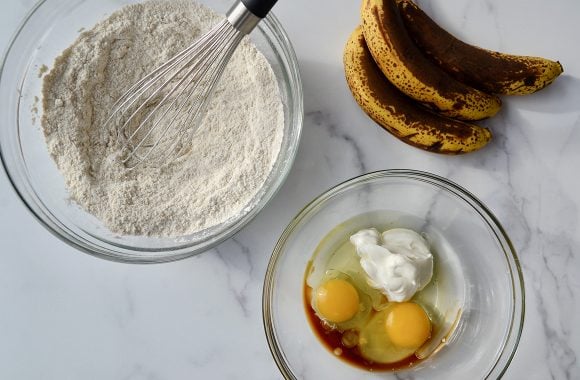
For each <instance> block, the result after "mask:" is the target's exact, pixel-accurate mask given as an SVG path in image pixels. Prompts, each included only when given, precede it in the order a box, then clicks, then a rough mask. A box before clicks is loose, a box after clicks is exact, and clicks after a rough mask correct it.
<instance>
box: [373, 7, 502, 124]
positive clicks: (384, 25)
mask: <svg viewBox="0 0 580 380" xmlns="http://www.w3.org/2000/svg"><path fill="white" fill-rule="evenodd" d="M361 18H362V25H363V33H364V36H365V40H366V43H367V45H368V48H369V50H370V51H371V53H372V55H373V57H374V60H375V62H376V63H377V64H378V66H379V67H380V68H381V71H382V72H383V74H384V75H385V76H386V77H387V79H388V80H389V81H390V82H391V83H393V84H394V85H395V86H396V87H397V88H398V89H399V90H401V91H402V92H403V93H405V94H406V95H408V96H410V97H411V98H413V99H415V100H417V101H419V102H422V103H424V104H426V105H427V106H429V107H431V108H434V109H436V110H438V111H439V112H440V113H442V114H443V115H445V116H449V117H455V118H459V119H463V120H480V119H485V118H488V117H491V116H493V115H495V114H496V113H497V112H498V111H499V109H500V107H501V101H500V99H499V98H498V97H496V96H493V95H489V94H486V93H484V92H482V91H479V90H477V89H475V88H472V87H470V86H468V85H466V84H463V83H461V82H459V81H457V80H456V79H454V78H452V77H451V76H450V75H449V74H447V73H446V72H444V71H443V70H441V69H440V68H439V67H437V66H436V65H435V64H433V62H431V61H430V60H429V59H428V58H427V57H426V56H424V55H423V53H421V51H419V49H418V47H417V46H416V45H415V43H414V42H413V40H412V39H411V37H410V36H409V34H408V33H407V30H406V29H405V25H404V24H403V20H402V18H401V15H400V14H399V10H398V8H397V4H396V3H395V0H363V2H362V6H361Z"/></svg>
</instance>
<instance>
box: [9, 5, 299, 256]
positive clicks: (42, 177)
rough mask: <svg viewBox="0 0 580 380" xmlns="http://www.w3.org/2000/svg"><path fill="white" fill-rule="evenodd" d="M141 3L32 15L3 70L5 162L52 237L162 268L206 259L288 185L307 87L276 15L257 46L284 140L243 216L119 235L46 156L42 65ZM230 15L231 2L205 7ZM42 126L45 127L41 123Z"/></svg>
mask: <svg viewBox="0 0 580 380" xmlns="http://www.w3.org/2000/svg"><path fill="white" fill-rule="evenodd" d="M136 2H138V1H136V0H44V1H40V2H39V3H38V4H37V5H36V6H35V7H34V9H33V10H32V11H31V12H30V13H29V14H28V16H27V17H26V19H25V20H24V22H23V23H22V25H21V26H20V28H19V29H18V31H17V33H16V34H15V36H14V38H13V39H12V41H11V42H10V44H9V48H8V50H7V52H6V55H5V57H4V60H3V64H2V66H1V68H0V97H1V98H2V99H3V101H2V105H1V110H0V125H1V126H2V128H0V157H1V160H2V163H3V165H4V168H5V169H6V172H7V174H8V177H9V178H10V181H11V182H12V185H13V186H14V189H15V190H16V192H17V193H18V195H19V196H20V198H21V199H22V201H23V202H24V203H25V204H26V206H27V207H28V209H29V210H30V211H32V213H33V214H34V216H36V218H37V219H38V220H39V221H40V222H41V223H42V224H43V225H44V226H45V227H47V228H48V230H49V231H51V232H52V233H54V234H55V235H56V236H57V237H59V238H61V239H62V240H64V241H65V242H67V243H69V244H70V245H72V246H74V247H76V248H78V249H80V250H82V251H85V252H87V253H90V254H93V255H95V256H99V257H102V258H106V259H111V260H115V261H124V262H137V263H154V262H164V261H172V260H178V259H182V258H185V257H188V256H192V255H194V254H197V253H201V252H203V251H205V250H207V249H209V248H211V247H213V246H215V245H216V244H218V243H219V242H221V241H223V240H224V239H226V238H228V237H230V236H231V235H233V234H234V233H235V232H236V231H238V230H239V229H240V228H242V227H243V226H244V225H245V224H246V223H248V222H249V221H250V220H251V219H252V218H253V217H254V216H256V214H257V213H258V212H259V211H260V210H261V209H262V208H263V207H264V206H265V205H266V203H267V202H268V201H269V200H270V199H271V198H272V197H273V196H274V194H275V193H276V191H277V190H278V188H279V187H280V186H281V185H282V183H283V182H284V180H285V178H286V176H287V174H288V172H289V170H290V168H291V166H292V163H293V161H294V157H295V155H296V150H297V148H298V142H299V139H300V134H301V130H302V122H303V117H304V109H303V100H302V83H301V80H300V75H299V71H298V63H297V60H296V55H295V54H294V50H293V48H292V45H291V43H290V41H289V39H288V36H287V35H286V33H285V32H284V30H283V29H282V26H281V25H280V23H279V21H278V20H277V19H276V17H274V15H272V14H269V15H268V16H267V17H266V18H265V19H264V20H262V21H261V22H260V24H259V25H258V27H257V28H256V29H255V30H254V31H253V32H252V34H251V39H252V41H253V42H254V43H255V44H256V46H257V47H258V49H259V50H260V51H261V52H262V53H263V54H264V56H265V57H266V58H267V60H268V62H269V63H270V65H271V66H272V69H273V70H274V73H275V75H276V79H277V80H278V85H279V88H280V93H281V96H282V101H283V105H284V117H285V124H284V138H283V141H282V146H281V150H280V153H279V155H278V158H277V161H276V163H275V164H274V167H273V169H272V171H271V173H270V175H269V177H268V179H267V180H266V183H265V184H264V186H263V187H262V189H261V190H260V191H259V193H258V194H257V195H256V196H255V197H254V199H253V200H252V201H251V202H250V203H249V204H248V206H246V208H245V209H244V211H243V212H242V213H240V214H239V215H237V216H236V217H234V218H232V219H230V220H228V221H226V222H224V223H222V224H220V225H217V226H214V227H211V228H208V229H206V230H203V231H200V232H198V233H195V234H191V235H186V236H180V237H177V238H155V237H142V236H119V235H116V234H113V233H111V232H110V231H109V230H108V229H107V228H106V227H105V226H104V225H103V224H102V223H101V222H100V221H99V220H97V219H96V218H95V217H93V216H92V215H90V214H88V213H87V212H85V211H84V210H82V209H81V208H80V207H78V206H77V205H76V204H74V203H72V202H70V201H69V200H68V194H67V191H66V188H65V185H64V179H63V178H62V176H61V175H60V173H59V172H58V170H57V168H56V165H55V164H54V163H53V161H52V159H51V157H50V156H49V153H48V151H47V149H46V144H45V142H44V136H43V133H42V130H41V128H40V125H39V124H40V123H39V120H38V116H35V115H34V113H33V112H32V111H33V110H34V111H36V112H38V113H39V112H40V111H41V110H40V109H39V108H40V107H41V101H40V100H41V96H40V93H41V86H42V79H41V78H40V75H39V71H40V69H41V67H42V65H47V66H50V65H52V63H53V61H54V59H55V58H56V57H57V56H58V55H59V54H60V53H61V52H62V51H63V50H64V49H65V48H66V47H68V46H69V45H70V44H71V43H72V42H73V41H74V40H75V38H76V37H77V35H78V33H79V31H81V30H82V29H83V28H87V27H91V26H92V25H94V24H95V23H97V22H98V21H99V20H101V19H103V18H104V17H105V16H106V15H108V14H110V13H112V12H114V11H115V10H117V9H119V8H120V7H122V6H124V5H127V4H131V3H136ZM200 2H201V3H203V4H205V5H207V6H209V7H210V8H212V9H214V10H216V11H218V12H221V13H225V12H226V11H227V9H228V8H229V6H231V1H229V0H201V1H200ZM34 119H37V120H34Z"/></svg>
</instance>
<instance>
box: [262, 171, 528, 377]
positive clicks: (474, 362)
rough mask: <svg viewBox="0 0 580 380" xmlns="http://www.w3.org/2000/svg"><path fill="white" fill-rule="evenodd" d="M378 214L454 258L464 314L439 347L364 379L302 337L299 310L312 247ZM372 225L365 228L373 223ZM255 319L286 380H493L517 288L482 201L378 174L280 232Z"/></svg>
mask: <svg viewBox="0 0 580 380" xmlns="http://www.w3.org/2000/svg"><path fill="white" fill-rule="evenodd" d="M380 210H388V211H389V212H394V213H402V214H405V215H410V216H412V217H414V218H416V220H422V221H423V222H422V223H421V224H420V225H417V226H416V227H418V229H419V230H421V231H425V230H428V229H429V228H432V229H436V230H437V231H439V232H440V233H441V235H442V236H443V237H444V239H445V240H446V241H447V242H448V243H449V244H450V246H449V247H451V248H452V249H453V250H454V251H455V252H456V253H457V255H456V257H457V260H456V262H455V263H454V265H455V264H457V268H458V269H459V271H457V272H455V273H459V274H460V276H458V277H461V278H460V279H454V280H457V281H454V283H455V284H459V285H458V286H456V288H457V289H455V290H457V294H461V298H462V300H461V303H462V312H463V313H462V315H461V317H460V318H459V320H458V324H457V326H456V327H455V329H454V330H453V332H452V334H451V336H450V337H448V339H447V342H446V344H445V345H444V346H443V347H442V348H441V349H440V350H439V351H437V352H435V353H434V354H432V355H431V356H430V357H428V358H426V359H424V360H423V361H420V362H419V363H417V364H416V365H415V366H412V367H410V368H406V369H404V370H400V371H397V373H396V374H395V373H393V372H379V371H377V372H369V371H366V370H364V369H360V368H357V367H354V366H351V365H350V364H347V363H345V362H343V361H342V360H340V359H338V358H336V357H334V355H333V354H332V353H331V352H330V351H329V350H327V349H326V348H325V347H324V346H323V344H322V342H320V341H319V339H318V337H317V336H315V334H314V332H313V330H312V329H311V326H310V325H309V322H308V320H307V318H306V314H305V310H304V307H305V306H304V302H303V282H304V273H305V268H306V266H307V263H308V261H309V260H310V259H311V257H312V254H313V252H314V250H315V249H316V247H317V245H318V244H319V242H320V240H321V239H322V238H323V237H325V236H326V235H327V234H328V232H329V231H330V230H332V229H333V228H335V227H336V226H338V225H340V224H342V223H343V222H345V221H347V220H349V219H351V218H354V217H359V216H360V215H361V214H367V213H368V214H370V215H380V212H379V213H377V211H380ZM372 218H373V217H370V219H369V225H368V226H367V227H366V228H368V227H372V226H373V223H375V222H379V223H380V221H378V220H371V219H372ZM435 260H437V255H436V256H435ZM436 264H437V263H436ZM263 318H264V328H265V332H266V337H267V339H268V344H269V346H270V351H271V352H272V355H273V357H274V359H275V361H276V363H277V365H278V368H279V369H280V371H281V372H282V375H283V376H284V378H286V379H297V378H299V379H334V380H342V379H390V378H392V379H395V378H401V377H400V376H403V378H412V379H432V380H434V379H449V378H453V379H484V378H490V379H497V378H499V377H501V375H502V374H503V373H504V372H505V370H506V369H507V367H508V366H509V364H510V361H511V359H512V357H513V355H514V354H515V351H516V347H517V345H518V342H519V339H520V335H521V332H522V327H523V320H524V283H523V277H522V273H521V268H520V265H519V262H518V258H517V256H516V253H515V251H514V249H513V247H512V245H511V243H510V241H509V238H508V236H507V235H506V233H505V231H504V229H503V228H502V226H501V225H500V224H499V222H498V221H497V219H496V218H495V216H493V214H492V213H491V212H490V211H489V210H488V209H487V208H486V207H485V205H484V204H483V203H482V202H481V201H479V200H478V199H477V198H475V197H474V196H473V195H472V194H471V193H469V192H468V191H467V190H465V189H463V188H462V187H460V186H458V185H456V184H455V183H453V182H450V181H448V180H446V179H444V178H441V177H438V176H435V175H432V174H429V173H425V172H419V171H413V170H387V171H380V172H375V173H370V174H366V175H363V176H360V177H356V178H353V179H351V180H349V181H346V182H344V183H342V184H340V185H338V186H336V187H334V188H333V189H331V190H329V191H327V192H326V193H324V194H322V195H320V196H319V197H318V198H316V199H315V200H314V201H312V202H311V203H310V204H309V205H307V206H306V207H305V208H304V209H303V210H302V211H301V212H300V213H299V214H298V216H296V217H295V218H294V220H292V222H291V223H290V224H289V225H288V227H286V229H285V231H284V232H283V234H282V236H281V237H280V239H279V240H278V243H277V244H276V247H275V249H274V252H273V254H272V258H271V260H270V263H269V265H268V269H267V272H266V278H265V282H264V293H263ZM396 375H398V376H396Z"/></svg>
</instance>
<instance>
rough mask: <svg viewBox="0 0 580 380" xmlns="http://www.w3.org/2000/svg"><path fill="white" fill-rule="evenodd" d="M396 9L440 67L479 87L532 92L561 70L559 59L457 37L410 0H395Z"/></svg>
mask: <svg viewBox="0 0 580 380" xmlns="http://www.w3.org/2000/svg"><path fill="white" fill-rule="evenodd" d="M397 5H398V7H399V11H400V13H401V16H402V18H403V21H404V23H405V26H406V28H407V31H408V32H409V35H410V36H411V37H412V38H413V40H414V41H415V43H416V44H417V45H418V46H419V48H420V49H421V50H422V51H423V52H424V53H425V54H426V55H427V56H428V57H430V58H431V59H432V60H433V61H434V62H435V63H437V64H438V65H439V66H440V67H441V68H442V69H443V70H445V71H446V72H448V73H449V74H450V75H451V76H453V77H454V78H456V79H458V80H459V81H461V82H463V83H466V84H469V85H471V86H473V87H476V88H479V89H480V90H483V91H486V92H489V93H494V94H504V95H525V94H531V93H533V92H536V91H538V90H541V89H542V88H544V87H546V86H547V85H549V84H550V83H552V82H553V81H554V80H555V79H556V78H557V77H558V75H560V74H561V73H562V72H563V71H564V70H563V68H562V65H561V64H560V62H554V61H551V60H549V59H545V58H540V57H526V56H518V55H510V54H504V53H499V52H495V51H491V50H485V49H482V48H479V47H477V46H473V45H469V44H467V43H465V42H463V41H460V40H458V39H457V38H455V37H454V36H453V35H451V34H450V33H448V32H447V31H446V30H444V29H443V28H441V27H440V26H439V25H437V23H435V21H433V20H432V19H431V18H430V17H429V16H427V15H426V14H425V13H424V12H423V11H422V10H421V9H420V8H419V7H418V6H417V5H416V4H415V3H413V2H412V1H410V0H397Z"/></svg>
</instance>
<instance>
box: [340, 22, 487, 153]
mask: <svg viewBox="0 0 580 380" xmlns="http://www.w3.org/2000/svg"><path fill="white" fill-rule="evenodd" d="M344 69H345V74H346V80H347V82H348V86H349V88H350V90H351V92H352V94H353V96H354V98H355V100H356V101H357V103H358V104H359V105H360V106H361V108H362V109H363V110H364V111H365V112H366V113H367V114H368V115H369V116H370V117H371V118H372V119H373V120H374V121H376V122H377V123H378V124H380V125H381V126H382V127H383V128H384V129H386V130H387V131H389V132H390V133H391V134H393V135H394V136H396V137H397V138H399V139H400V140H401V141H403V142H406V143H407V144H410V145H414V146H416V147H418V148H421V149H424V150H428V151H431V152H436V153H444V154H461V153H468V152H473V151H476V150H478V149H480V148H482V147H484V146H485V145H486V144H487V143H488V142H489V140H490V139H491V133H490V131H489V130H487V129H485V128H482V127H479V126H477V125H473V124H469V123H465V122H462V121H459V120H454V119H449V118H446V117H443V116H441V115H438V114H436V113H434V112H431V111H429V110H427V109H426V108H424V107H422V106H421V105H419V104H417V103H416V102H415V101H413V100H412V99H410V98H408V97H407V96H405V95H404V94H402V93H401V92H400V91H399V90H397V89H396V88H395V87H394V86H393V85H392V84H391V83H389V81H388V80H387V79H386V78H385V77H384V76H383V74H382V73H381V71H380V69H379V68H378V67H377V65H376V64H375V62H374V61H373V58H372V56H371V53H370V52H369V50H368V49H367V45H366V43H365V39H364V36H363V33H362V29H361V28H360V27H358V28H357V29H356V30H355V31H354V32H353V33H352V35H351V36H350V38H349V40H348V42H347V43H346V47H345V50H344Z"/></svg>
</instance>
